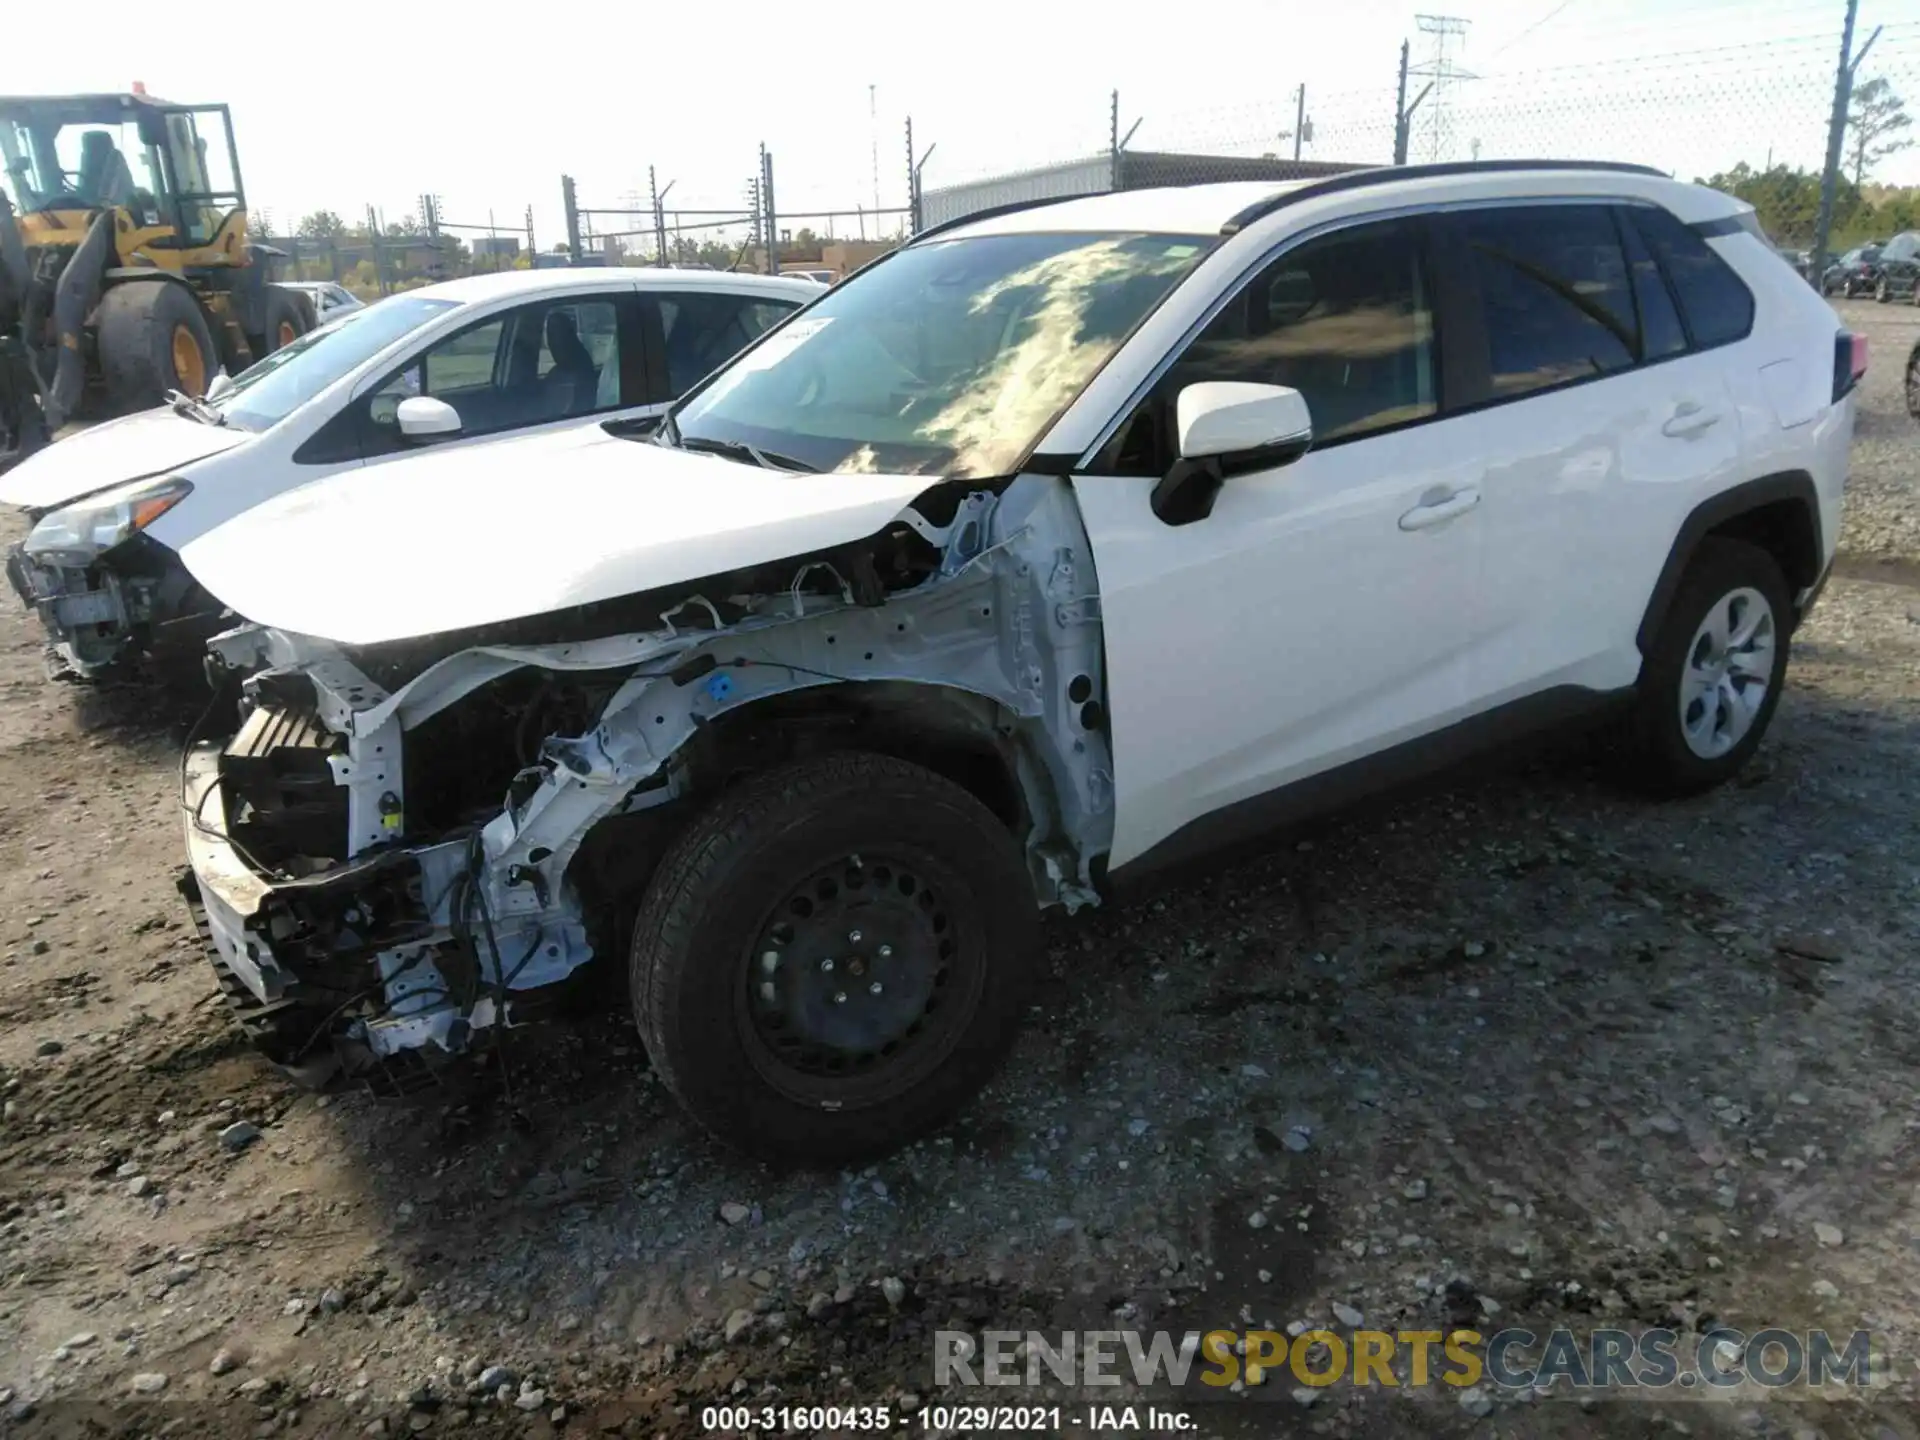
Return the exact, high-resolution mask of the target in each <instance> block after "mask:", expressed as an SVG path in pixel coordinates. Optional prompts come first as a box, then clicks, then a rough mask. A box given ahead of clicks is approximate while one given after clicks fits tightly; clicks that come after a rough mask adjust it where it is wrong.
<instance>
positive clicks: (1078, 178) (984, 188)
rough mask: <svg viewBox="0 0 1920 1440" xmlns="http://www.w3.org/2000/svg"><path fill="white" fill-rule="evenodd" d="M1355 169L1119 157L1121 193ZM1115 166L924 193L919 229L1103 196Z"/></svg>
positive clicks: (1078, 166) (1156, 155)
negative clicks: (1034, 203)
mask: <svg viewBox="0 0 1920 1440" xmlns="http://www.w3.org/2000/svg"><path fill="white" fill-rule="evenodd" d="M1359 168H1360V167H1359V166H1355V165H1336V164H1333V163H1331V162H1328V161H1320V160H1273V159H1267V158H1264V157H1262V156H1258V155H1172V154H1167V153H1164V152H1160V151H1150V150H1143V151H1138V152H1136V151H1126V152H1124V153H1123V154H1122V155H1121V157H1120V188H1121V189H1123V190H1148V189H1152V188H1153V187H1155V186H1159V185H1203V184H1208V183H1211V182H1213V181H1217V180H1301V179H1311V178H1313V177H1316V176H1320V175H1337V174H1339V173H1341V172H1342V171H1345V170H1355V169H1359ZM1112 182H1113V161H1112V159H1111V157H1109V156H1106V155H1095V156H1092V157H1090V158H1088V159H1086V160H1069V161H1066V162H1065V163H1063V164H1059V165H1048V166H1045V167H1044V168H1042V169H1039V170H1022V171H1018V172H1016V173H1014V174H1012V175H999V176H996V177H994V178H993V179H991V180H975V181H973V182H971V183H970V184H966V185H949V186H946V187H945V188H944V189H939V190H928V191H927V192H925V193H924V194H923V195H922V196H921V197H920V210H921V216H920V223H921V225H922V227H923V228H924V227H926V226H930V225H939V224H943V223H945V222H946V221H948V220H958V219H959V218H960V217H961V216H963V215H971V214H973V213H974V212H976V211H979V210H990V209H992V208H993V207H994V206H996V205H1012V204H1016V203H1018V202H1021V201H1026V200H1065V199H1068V198H1070V197H1072V196H1075V195H1104V194H1106V192H1107V191H1109V190H1111V189H1112V188H1113V183H1112Z"/></svg>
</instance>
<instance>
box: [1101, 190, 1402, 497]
mask: <svg viewBox="0 0 1920 1440" xmlns="http://www.w3.org/2000/svg"><path fill="white" fill-rule="evenodd" d="M1437 371H1438V365H1437V360H1436V355H1435V348H1434V340H1433V310H1432V304H1431V301H1430V299H1429V286H1428V283H1427V278H1426V274H1425V267H1424V264H1423V259H1422V252H1421V246H1420V243H1419V234H1418V232H1417V230H1416V229H1415V228H1414V226H1413V225H1411V224H1409V223H1407V222H1404V221H1386V222H1382V223H1378V224H1372V225H1360V226H1355V227H1354V228H1352V229H1348V230H1340V231H1336V232H1335V233H1333V234H1330V235H1323V236H1320V237H1319V238H1317V239H1313V240H1308V241H1307V242H1306V243H1304V244H1302V245H1299V246H1296V247H1294V248H1293V249H1291V250H1289V251H1287V252H1286V253H1285V254H1284V255H1281V256H1280V257H1279V258H1278V259H1276V260H1274V261H1273V262H1272V263H1271V264H1269V265H1268V266H1266V268H1265V269H1263V270H1261V271H1260V272H1259V273H1258V274H1257V275H1255V276H1254V278H1253V279H1252V280H1250V281H1249V282H1248V283H1247V284H1246V285H1245V286H1244V287H1242V289H1241V290H1240V292H1239V293H1238V294H1236V295H1235V296H1234V297H1233V298H1232V299H1231V300H1229V301H1228V302H1227V304H1226V306H1225V308H1223V309H1222V310H1221V311H1220V313H1219V314H1218V315H1216V316H1215V317H1214V318H1213V319H1212V320H1211V321H1210V322H1208V324H1207V327H1206V328H1205V329H1204V330H1202V331H1201V332H1200V334H1198V335H1197V336H1195V337H1194V339H1193V341H1192V343H1191V344H1189V345H1188V346H1187V348H1186V350H1185V351H1183V352H1182V353H1181V354H1180V355H1179V356H1178V357H1177V358H1176V359H1175V360H1174V362H1173V364H1172V365H1171V366H1169V367H1168V369H1167V371H1166V373H1165V374H1164V375H1163V376H1162V377H1161V378H1160V380H1159V382H1158V383H1157V384H1156V385H1155V386H1154V387H1153V390H1152V392H1151V393H1150V394H1149V395H1148V396H1147V397H1146V399H1144V400H1142V401H1141V402H1140V404H1139V405H1138V406H1136V407H1135V409H1134V412H1133V413H1132V414H1131V415H1130V416H1128V418H1127V420H1126V421H1125V423H1123V424H1122V425H1121V427H1120V429H1119V430H1118V431H1116V432H1115V434H1114V437H1113V439H1112V440H1110V441H1108V443H1107V445H1106V446H1105V447H1104V448H1103V450H1102V451H1101V453H1100V456H1099V457H1098V459H1097V460H1096V461H1095V463H1094V466H1093V469H1094V471H1095V473H1098V474H1103V475H1164V474H1165V473H1166V472H1167V470H1168V469H1169V468H1170V467H1171V466H1172V464H1173V462H1174V460H1175V459H1176V458H1177V455H1176V453H1175V451H1176V439H1175V411H1176V406H1177V403H1178V400H1179V395H1180V392H1181V391H1182V390H1183V389H1185V388H1186V387H1187V386H1189V385H1193V384H1197V383H1199V382H1201V381H1207V380H1240V381H1251V382H1254V383H1257V384H1263V385H1286V386H1290V387H1291V388H1293V389H1295V390H1298V391H1299V392H1300V393H1301V395H1303V396H1304V397H1305V398H1306V402H1307V409H1308V411H1309V412H1310V413H1311V415H1312V417H1313V441H1314V445H1315V447H1316V448H1317V447H1320V446H1324V445H1326V444H1327V443H1329V442H1332V441H1338V440H1350V439H1355V438H1358V437H1360V436H1363V435H1368V434H1372V433H1374V432H1376V431H1380V430H1384V429H1388V428H1391V427H1394V426H1398V425H1404V424H1408V423H1410V422H1412V421H1415V420H1421V419H1425V418H1427V417H1430V416H1432V415H1435V414H1437V413H1438V409H1439V389H1438V382H1437Z"/></svg>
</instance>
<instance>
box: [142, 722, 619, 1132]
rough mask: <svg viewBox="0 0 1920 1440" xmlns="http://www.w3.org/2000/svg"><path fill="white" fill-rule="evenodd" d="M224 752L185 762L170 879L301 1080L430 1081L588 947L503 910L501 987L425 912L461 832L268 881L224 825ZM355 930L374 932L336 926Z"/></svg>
mask: <svg viewBox="0 0 1920 1440" xmlns="http://www.w3.org/2000/svg"><path fill="white" fill-rule="evenodd" d="M223 753H224V747H223V746H221V745H220V744H218V743H211V742H210V743H205V744H201V745H196V746H194V747H193V748H192V749H191V750H189V752H188V753H187V756H186V759H185V761H184V765H183V771H184V785H183V788H182V794H181V801H182V805H183V808H184V811H185V829H186V842H187V858H188V870H187V873H186V874H185V875H184V876H183V877H182V879H181V884H180V889H181V893H182V894H183V895H184V896H185V897H186V900H187V904H188V908H189V910H190V912H191V913H192V916H193V920H194V926H195V929H196V930H197V931H198V932H199V933H200V935H201V937H202V939H203V941H204V943H205V945H206V949H207V954H208V958H209V960H210V961H211V962H212V965H213V969H214V973H215V976H216V979H217V980H218V982H219V984H220V988H221V992H222V994H223V995H225V996H226V998H227V1001H228V1005H229V1008H230V1009H231V1010H233V1012H234V1014H235V1016H236V1018H237V1019H238V1020H239V1022H240V1024H241V1028H242V1029H243V1030H244V1031H245V1032H246V1034H247V1036H248V1038H249V1039H250V1040H252V1041H253V1043H254V1044H255V1046H256V1048H258V1049H259V1050H260V1051H261V1052H262V1053H263V1054H264V1055H266V1057H267V1058H268V1059H269V1060H270V1061H272V1062H273V1063H274V1064H275V1065H276V1066H278V1067H279V1068H280V1069H281V1070H282V1071H283V1072H285V1073H287V1074H288V1075H290V1076H292V1077H293V1078H295V1079H296V1080H298V1081H300V1083H302V1084H307V1085H313V1084H316V1083H318V1084H325V1085H332V1084H334V1083H336V1082H337V1081H345V1080H359V1081H363V1082H365V1083H366V1084H367V1085H368V1086H369V1087H370V1088H372V1089H373V1090H375V1091H376V1092H380V1093H388V1094H403V1093H408V1092H410V1091H414V1090H418V1089H421V1088H423V1087H425V1086H428V1085H432V1084H436V1083H440V1082H441V1080H442V1079H443V1076H444V1074H445V1072H446V1070H447V1068H448V1067H449V1066H450V1065H452V1064H454V1063H456V1060H457V1057H460V1056H463V1055H466V1054H469V1053H471V1052H474V1051H477V1050H479V1049H482V1048H484V1047H485V1046H486V1045H487V1044H488V1043H489V1041H490V1038H491V1032H493V1031H495V1030H497V1029H498V1028H499V1025H500V1020H501V1018H502V1017H503V1016H504V1018H505V1021H506V1023H507V1024H508V1025H517V1024H520V1023H522V1022H523V1021H526V1020H530V1019H534V1018H537V1014H538V1010H539V1008H540V1005H541V1000H542V998H543V997H541V996H538V995H529V994H527V993H526V991H527V990H528V989H535V988H536V987H538V986H539V985H542V984H546V983H550V982H551V981H553V980H557V979H559V978H563V977H564V976H565V975H566V974H568V973H570V972H571V970H572V969H573V968H575V967H576V966H577V965H578V964H580V963H583V962H584V960H585V959H586V958H588V957H589V956H590V955H591V953H592V952H591V950H590V949H588V948H587V945H586V939H585V934H584V931H583V930H582V929H581V927H580V926H579V924H578V922H577V921H572V920H567V921H561V920H557V919H548V920H547V921H546V923H545V924H541V923H538V922H535V923H532V924H528V923H527V922H525V921H523V920H518V919H510V918H509V917H507V916H504V915H501V916H498V917H497V919H496V920H494V921H493V922H492V928H493V931H494V933H496V934H497V935H498V937H499V939H500V941H501V943H502V946H503V948H508V949H509V950H510V953H511V954H512V955H513V956H514V957H515V958H516V963H515V964H514V965H513V966H512V967H511V973H509V975H508V976H507V979H506V982H505V984H506V986H507V987H508V988H507V989H506V990H504V991H503V990H502V989H501V982H500V980H499V978H498V975H497V967H496V966H495V965H494V964H493V963H492V962H491V961H489V960H485V959H483V960H482V962H481V963H480V964H479V965H478V966H477V967H476V965H475V960H474V953H473V949H472V946H473V940H472V938H471V937H469V938H468V939H467V940H465V941H463V940H461V939H459V938H456V936H455V934H453V933H451V932H450V931H449V929H448V927H447V925H446V924H445V916H444V915H440V917H439V919H437V920H436V918H435V917H436V914H437V913H438V912H440V911H442V910H444V906H445V895H446V892H447V890H448V888H449V879H448V876H449V873H450V872H449V869H448V867H449V865H451V864H457V857H458V856H459V855H460V854H461V853H462V852H464V851H465V849H466V847H465V845H464V844H463V843H460V842H452V843H443V844H440V845H436V846H429V847H426V848H425V849H420V850H413V849H407V848H404V847H394V848H390V849H385V850H380V851H375V852H371V853H367V854H364V855H362V856H359V857H357V858H355V859H354V860H351V861H348V862H345V863H344V864H340V865H337V866H335V867H333V868H331V869H328V870H326V871H324V872H322V873H318V874H315V875H312V876H308V877H304V878H294V879H281V880H269V879H267V878H265V877H264V876H263V875H262V874H261V873H260V872H259V871H257V870H256V869H255V868H254V866H253V865H252V864H250V863H249V862H248V860H247V858H246V855H245V853H244V852H243V850H242V848H241V847H240V846H238V845H236V844H235V843H234V841H233V839H232V838H231V836H230V834H229V828H228V827H229V815H228V808H227V804H228V800H227V795H226V787H225V786H223V784H222V781H221V762H222V756H223ZM355 928H357V929H359V930H362V931H365V932H368V933H365V934H364V935H346V934H345V931H346V930H349V929H355ZM523 947H524V948H523ZM522 980H525V981H526V982H528V984H527V985H526V986H525V987H524V988H523V986H522V985H521V984H520V983H519V982H521V981H522Z"/></svg>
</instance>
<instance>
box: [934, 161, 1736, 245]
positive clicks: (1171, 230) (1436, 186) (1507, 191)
mask: <svg viewBox="0 0 1920 1440" xmlns="http://www.w3.org/2000/svg"><path fill="white" fill-rule="evenodd" d="M1350 173H1351V175H1352V176H1353V177H1354V178H1352V179H1349V178H1348V176H1347V175H1325V176H1318V177H1315V178H1313V179H1309V180H1234V181H1227V182H1219V183H1214V184H1209V185H1179V186H1166V187H1162V188H1156V189H1147V190H1122V191H1115V192H1110V193H1108V194H1104V195H1085V196H1080V197H1078V198H1075V199H1071V200H1056V201H1050V202H1049V201H1039V202H1036V203H1035V204H1033V205H1031V206H1027V207H1023V208H1020V209H1017V210H1011V211H1008V212H1007V213H1004V214H999V215H985V216H982V217H981V218H980V219H977V220H972V221H968V220H961V221H958V222H956V223H955V224H954V225H953V226H952V228H951V229H942V230H940V231H939V232H938V234H937V235H936V236H935V237H933V238H936V239H942V240H944V239H948V238H955V239H958V238H961V237H967V236H977V235H1015V234H1031V233H1034V232H1037V231H1062V230H1066V231H1077V230H1088V231H1117V232H1133V233H1139V234H1149V235H1154V234H1172V235H1217V234H1219V233H1220V231H1221V228H1222V227H1223V226H1225V225H1226V224H1227V223H1228V222H1229V221H1231V220H1233V219H1234V218H1235V217H1236V216H1239V215H1240V214H1242V213H1243V212H1244V211H1246V210H1248V209H1249V208H1251V207H1254V206H1259V205H1264V204H1266V203H1268V202H1270V201H1275V200H1280V199H1282V198H1283V197H1285V196H1288V195H1292V194H1294V193H1296V192H1299V191H1303V190H1311V191H1312V192H1313V193H1312V194H1311V196H1303V197H1302V199H1303V201H1305V200H1307V199H1311V201H1312V203H1313V205H1314V208H1315V213H1316V215H1319V214H1320V213H1322V212H1323V211H1326V210H1330V209H1334V208H1339V209H1351V210H1353V211H1355V212H1360V211H1367V210H1378V209H1384V208H1390V207H1392V206H1394V205H1396V204H1398V203H1403V202H1404V203H1409V204H1420V205H1431V204H1440V203H1445V202H1446V201H1448V200H1466V199H1486V198H1509V197H1511V198H1513V199H1524V198H1526V197H1527V196H1530V195H1541V194H1552V195H1556V196H1566V195H1586V194H1592V195H1602V194H1607V195H1622V196H1630V197H1635V198H1642V199H1648V200H1654V201H1657V202H1659V203H1661V204H1664V205H1666V206H1667V207H1668V208H1670V209H1672V210H1673V211H1674V213H1675V214H1677V215H1678V216H1679V217H1680V218H1681V219H1683V220H1686V221H1688V222H1689V223H1692V222H1695V221H1699V220H1706V219H1718V218H1720V217H1722V216H1725V215H1732V214H1736V213H1738V212H1740V211H1742V210H1745V209H1747V208H1750V207H1748V206H1746V205H1745V204H1744V203H1743V202H1741V201H1738V200H1735V199H1734V198H1733V197H1732V196H1729V195H1723V194H1721V193H1720V192H1719V191H1716V190H1708V189H1706V188H1705V187H1704V186H1699V185H1689V184H1686V183H1684V182H1682V181H1678V180H1671V179H1668V178H1667V177H1666V176H1664V175H1655V174H1650V173H1646V172H1643V171H1640V170H1635V169H1629V168H1625V167H1622V168H1619V169H1613V168H1607V167H1600V166H1582V165H1578V164H1558V165H1557V164H1555V163H1553V162H1551V161H1542V162H1540V163H1539V164H1537V165H1519V164H1514V165H1502V164H1499V163H1489V164H1486V165H1480V166H1464V165H1463V166H1437V167H1424V166H1411V167H1404V168H1401V169H1397V170H1396V169H1393V168H1390V167H1386V166H1379V167H1375V168H1373V169H1368V170H1356V171H1353V172H1350ZM1360 177H1365V178H1364V179H1362V178H1360ZM1328 182H1334V183H1333V184H1332V185H1329V183H1328Z"/></svg>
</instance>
